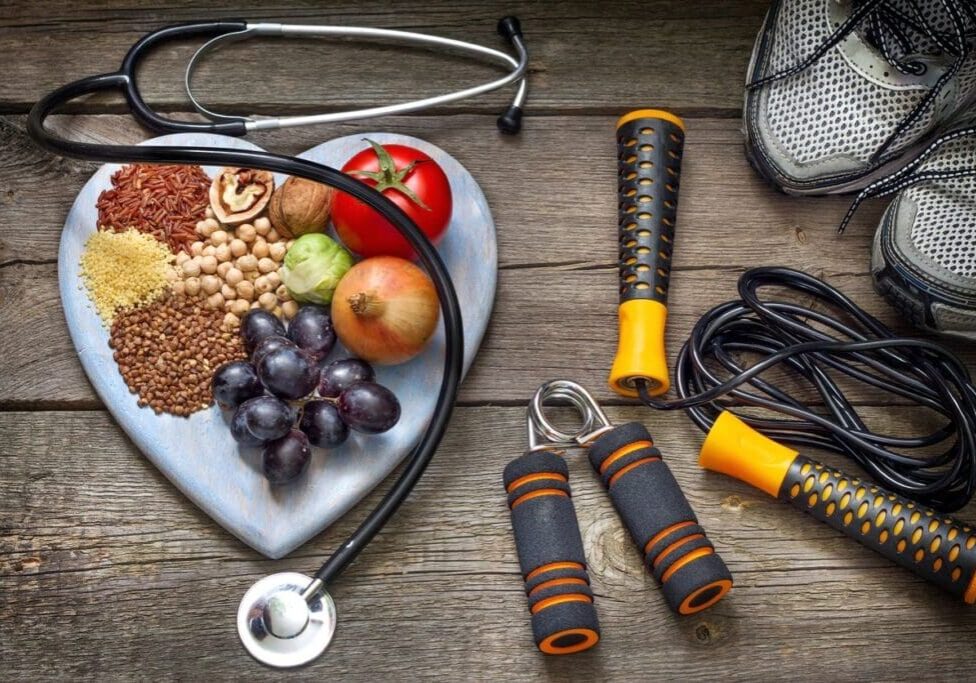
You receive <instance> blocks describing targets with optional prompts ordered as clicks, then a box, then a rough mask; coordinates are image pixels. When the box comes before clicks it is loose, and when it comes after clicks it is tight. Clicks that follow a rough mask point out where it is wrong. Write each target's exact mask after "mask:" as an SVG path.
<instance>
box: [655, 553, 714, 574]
mask: <svg viewBox="0 0 976 683" xmlns="http://www.w3.org/2000/svg"><path fill="white" fill-rule="evenodd" d="M714 552H715V551H714V550H712V549H711V548H699V549H698V550H692V551H691V552H690V553H688V554H687V555H685V556H684V557H682V558H681V559H680V560H678V561H677V562H675V563H674V564H672V565H671V566H670V567H668V570H667V571H666V572H664V574H663V575H662V576H661V583H664V582H665V581H667V580H668V579H670V578H671V575H672V574H674V573H675V572H676V571H678V570H679V569H681V568H682V567H684V566H685V565H686V564H689V563H691V562H694V561H695V560H697V559H698V558H699V557H705V556H706V555H711V554H712V553H714Z"/></svg>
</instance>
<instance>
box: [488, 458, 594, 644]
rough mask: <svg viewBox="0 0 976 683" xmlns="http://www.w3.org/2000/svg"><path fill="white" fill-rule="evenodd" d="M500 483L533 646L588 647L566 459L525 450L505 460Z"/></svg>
mask: <svg viewBox="0 0 976 683" xmlns="http://www.w3.org/2000/svg"><path fill="white" fill-rule="evenodd" d="M503 481H504V484H505V491H506V493H507V494H508V507H509V509H510V510H511V512H512V531H513V532H514V534H515V547H516V549H517V550H518V558H519V566H520V567H521V570H522V578H523V580H524V581H525V593H526V596H527V597H528V601H529V612H530V613H531V615H532V633H533V635H534V636H535V643H536V646H537V647H538V648H539V649H540V650H541V651H542V652H544V653H546V654H549V655H568V654H573V653H575V652H582V651H583V650H588V649H590V648H591V647H593V646H594V645H596V644H597V642H598V641H599V640H600V623H599V621H598V620H597V615H596V608H595V607H594V605H593V591H591V590H590V577H589V574H588V573H587V571H586V556H585V554H584V553H583V539H582V538H581V537H580V532H579V523H578V522H577V520H576V510H575V508H574V507H573V501H572V497H571V495H572V492H571V491H570V488H569V469H568V468H567V467H566V462H565V461H564V460H563V458H562V457H561V456H559V455H558V454H556V453H555V452H552V451H548V450H536V451H530V452H528V453H526V454H525V455H523V456H521V457H519V458H516V459H515V460H513V461H512V462H510V463H509V464H508V466H507V467H506V468H505V472H504V474H503Z"/></svg>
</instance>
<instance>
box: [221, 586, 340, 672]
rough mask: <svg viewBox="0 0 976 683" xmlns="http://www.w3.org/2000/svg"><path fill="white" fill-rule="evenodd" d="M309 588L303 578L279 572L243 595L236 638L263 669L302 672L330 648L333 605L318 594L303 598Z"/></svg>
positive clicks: (324, 595) (332, 630) (321, 591)
mask: <svg viewBox="0 0 976 683" xmlns="http://www.w3.org/2000/svg"><path fill="white" fill-rule="evenodd" d="M316 583H317V582H316ZM310 584H312V579H310V578H309V577H307V576H305V575H304V574H299V573H298V572H281V573H280V574H272V575H270V576H266V577H264V578H263V579H261V580H260V581H258V582H257V583H255V584H254V585H253V586H251V588H250V589H249V590H248V591H247V593H245V594H244V598H243V599H242V600H241V605H240V607H238V609H237V633H238V635H239V636H240V638H241V643H243V645H244V648H245V649H246V650H247V651H248V652H249V653H250V654H251V656H252V657H254V658H255V659H256V660H258V661H259V662H261V663H262V664H267V665H268V666H273V667H276V668H282V669H284V668H290V667H294V666H301V665H302V664H307V663H308V662H310V661H312V660H313V659H315V658H316V657H318V656H319V655H321V654H322V652H324V651H325V648H327V647H328V646H329V643H330V642H331V641H332V635H333V634H334V633H335V627H336V609H335V603H334V602H333V601H332V597H331V596H330V595H329V594H328V593H326V592H325V591H324V590H322V589H321V588H318V590H316V591H315V593H314V595H312V596H306V591H307V589H308V588H309V586H310Z"/></svg>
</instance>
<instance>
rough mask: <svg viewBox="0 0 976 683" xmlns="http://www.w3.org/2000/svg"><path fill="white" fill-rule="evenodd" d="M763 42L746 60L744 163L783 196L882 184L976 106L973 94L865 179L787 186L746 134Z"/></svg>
mask: <svg viewBox="0 0 976 683" xmlns="http://www.w3.org/2000/svg"><path fill="white" fill-rule="evenodd" d="M776 9H778V3H776V4H774V5H772V6H770V8H769V10H767V12H766V16H765V18H764V19H763V24H762V28H760V30H759V31H760V35H761V36H765V35H766V27H767V26H768V24H769V22H770V20H771V18H772V17H773V16H774V10H776ZM765 45H766V41H765V40H756V42H755V44H754V45H753V46H752V55H751V56H750V58H749V68H748V71H747V72H746V73H747V79H746V92H745V102H744V106H743V119H742V135H743V137H744V143H745V155H746V160H747V161H748V162H749V165H750V166H752V168H753V170H755V171H756V173H758V174H759V176H760V177H761V178H762V179H763V180H764V181H765V182H766V184H767V185H769V186H770V187H772V188H773V189H774V190H776V191H777V192H781V193H783V194H786V195H790V196H793V197H810V196H822V195H832V194H850V193H853V192H859V191H860V190H863V189H864V188H865V187H867V186H868V185H870V184H871V183H873V182H875V181H876V180H881V179H882V178H886V177H888V176H890V175H891V174H892V173H894V172H896V171H898V170H899V169H901V168H902V167H903V166H905V165H907V164H909V163H911V162H912V161H914V160H915V159H916V158H918V156H919V155H921V154H922V152H924V151H925V149H926V148H928V146H929V145H930V144H931V143H932V141H933V140H935V139H936V138H937V137H939V136H940V135H942V134H944V132H945V131H947V130H949V129H951V128H953V127H955V126H956V125H958V124H959V123H960V121H963V120H966V119H967V117H969V116H972V114H970V113H968V110H969V108H970V107H971V106H973V105H974V104H976V92H974V93H973V94H971V95H970V97H969V99H968V100H967V102H966V103H965V104H963V105H962V106H960V107H959V108H958V110H957V112H956V115H955V116H953V117H950V118H949V119H948V120H947V121H945V122H943V123H942V125H940V126H939V127H937V128H936V129H934V130H933V131H931V132H930V133H929V134H928V135H927V136H925V137H924V138H922V139H921V140H920V141H918V142H916V143H915V144H914V145H912V146H911V147H908V148H907V149H905V150H904V151H903V152H902V153H901V154H900V155H899V156H897V157H895V158H893V159H891V160H889V161H886V162H885V163H884V164H882V165H881V166H878V167H877V168H875V169H874V170H871V171H868V172H866V173H865V174H864V175H860V176H857V177H854V178H851V179H850V180H846V181H843V182H841V183H839V184H826V185H811V186H805V185H796V184H789V180H788V179H786V178H784V177H783V176H782V175H781V174H779V173H777V172H776V171H775V170H773V169H772V168H771V167H770V166H769V165H768V164H766V163H765V161H764V155H763V154H762V152H761V150H760V149H759V148H758V146H757V145H756V144H755V142H754V141H753V139H752V136H751V135H750V133H749V127H748V126H747V125H746V121H747V120H748V109H749V90H748V84H749V83H751V82H752V81H754V80H756V73H755V71H756V66H757V64H758V62H759V54H760V52H761V51H762V49H763V48H764V47H765Z"/></svg>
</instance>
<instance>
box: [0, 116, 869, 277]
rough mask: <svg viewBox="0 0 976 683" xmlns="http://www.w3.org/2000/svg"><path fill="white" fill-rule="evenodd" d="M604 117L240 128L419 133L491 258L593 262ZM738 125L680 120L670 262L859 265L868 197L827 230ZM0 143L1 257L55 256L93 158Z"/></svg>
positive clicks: (606, 197) (599, 244) (285, 149)
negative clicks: (488, 241) (758, 167)
mask: <svg viewBox="0 0 976 683" xmlns="http://www.w3.org/2000/svg"><path fill="white" fill-rule="evenodd" d="M621 111H622V110H621ZM614 121H615V119H614V117H612V116H585V117H582V116H556V117H536V118H531V117H530V118H527V119H526V126H525V130H524V131H523V133H522V134H521V135H520V136H518V137H515V138H512V137H504V136H501V135H499V134H497V133H496V132H495V130H494V128H493V126H494V123H493V122H492V119H491V118H490V117H487V116H452V117H401V118H386V119H381V120H378V121H374V122H368V123H358V124H348V125H336V126H324V127H315V128H306V129H298V130H288V131H277V132H273V133H263V134H259V135H255V136H253V137H252V138H249V139H251V140H252V141H253V142H254V143H256V144H258V145H261V146H263V147H265V148H266V149H270V150H273V151H278V152H281V153H286V154H297V153H299V152H301V151H303V150H306V149H309V148H310V147H313V146H315V145H317V144H319V143H321V142H322V141H323V140H328V139H330V138H333V137H339V136H343V135H350V134H354V133H366V132H368V131H373V130H390V131H396V132H398V133H403V134H407V135H414V136H416V137H420V138H423V139H425V140H428V141H429V142H431V143H433V144H435V145H437V146H439V147H442V148H443V149H444V150H445V151H447V152H448V153H449V154H451V155H452V156H454V157H455V158H456V159H458V161H460V162H461V163H462V164H463V165H464V166H465V167H466V168H467V169H468V170H469V171H471V173H472V174H473V175H474V177H475V178H476V179H477V180H478V182H479V183H480V184H481V186H482V188H483V189H484V191H485V194H486V195H487V197H488V201H489V204H490V206H491V208H492V212H493V214H494V218H495V223H496V228H497V232H498V241H499V244H498V247H499V265H500V267H501V268H531V267H534V266H538V265H554V264H558V265H559V266H560V267H562V268H602V267H609V266H611V265H612V264H613V263H614V262H615V259H616V256H617V255H616V241H615V237H616V211H617V209H616V168H617V167H616V142H615V140H614V138H613V132H612V131H613V126H614ZM740 125H741V124H740V122H739V121H737V120H722V119H691V120H689V121H688V136H687V142H686V146H685V158H684V166H683V169H682V187H681V201H680V207H679V211H680V214H679V222H678V227H677V230H678V237H677V240H678V241H677V252H676V256H675V259H676V261H675V264H676V267H678V268H682V267H703V266H713V267H722V268H732V267H742V268H744V267H749V266H753V265H757V264H763V263H769V262H770V259H773V258H775V259H777V260H782V261H787V262H788V263H790V264H792V265H794V266H796V267H800V268H805V269H815V268H817V267H821V266H822V267H826V268H831V269H835V270H839V271H842V272H866V271H867V260H866V258H865V254H868V253H869V252H868V251H867V247H866V245H867V244H868V242H869V240H870V235H871V234H873V232H874V227H875V226H876V225H877V224H878V217H879V211H878V208H879V207H878V206H875V205H870V206H867V207H865V208H864V209H863V210H862V211H861V212H860V213H859V214H858V215H857V216H856V217H855V220H854V222H853V223H852V225H851V227H850V228H849V229H848V233H847V234H846V235H845V236H843V237H838V236H837V235H836V232H835V229H836V227H837V224H838V223H839V222H840V220H841V218H843V216H844V213H845V212H846V210H847V207H848V204H849V202H850V199H849V198H846V197H817V198H796V197H787V196H785V195H783V194H780V193H778V192H775V191H773V190H771V189H770V188H769V187H768V186H767V185H766V184H764V183H763V182H762V180H761V179H760V178H759V177H758V176H757V175H756V174H755V173H754V172H753V171H752V169H751V168H749V165H748V163H747V162H746V160H745V157H744V155H743V153H742V134H741V133H740V131H739V128H740ZM55 128H56V129H57V130H58V131H59V132H61V133H63V134H65V135H69V136H71V137H74V138H77V139H79V140H86V141H93V142H100V143H116V144H119V143H134V142H138V141H140V140H143V139H145V138H146V137H147V135H146V132H145V131H144V130H142V129H141V128H139V127H138V126H137V125H136V124H135V123H133V122H132V121H131V119H128V118H126V117H117V116H82V117H66V118H62V119H58V120H56V121H55ZM0 145H3V148H4V149H5V150H7V153H6V154H4V155H3V158H0V202H2V203H3V204H2V205H3V207H4V210H3V211H0V263H2V262H6V261H10V260H21V259H22V260H31V261H34V260H50V259H54V258H56V257H57V246H58V240H59V239H60V233H61V226H62V225H63V224H64V217H65V216H66V215H67V213H68V209H69V208H70V207H71V204H72V203H73V202H74V199H75V195H76V194H77V193H78V191H79V190H80V189H81V187H82V185H84V183H85V182H86V181H87V180H88V177H89V176H90V175H91V174H92V173H93V172H94V170H95V166H94V165H92V164H88V163H85V162H78V161H74V160H55V159H53V158H52V157H51V156H50V155H49V154H47V153H45V152H43V151H42V150H40V149H38V148H37V147H36V146H35V145H34V144H33V143H32V142H31V141H30V139H29V138H28V137H27V135H26V133H25V132H24V120H23V118H21V117H8V118H4V119H0ZM28 227H29V229H28Z"/></svg>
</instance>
